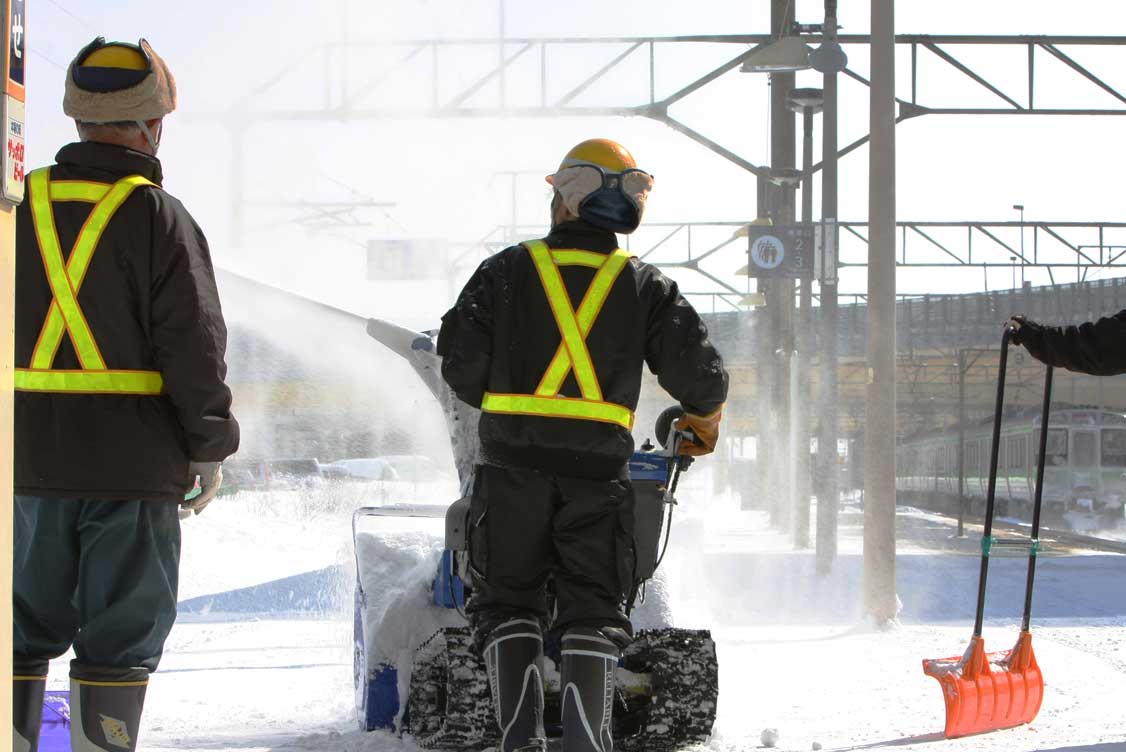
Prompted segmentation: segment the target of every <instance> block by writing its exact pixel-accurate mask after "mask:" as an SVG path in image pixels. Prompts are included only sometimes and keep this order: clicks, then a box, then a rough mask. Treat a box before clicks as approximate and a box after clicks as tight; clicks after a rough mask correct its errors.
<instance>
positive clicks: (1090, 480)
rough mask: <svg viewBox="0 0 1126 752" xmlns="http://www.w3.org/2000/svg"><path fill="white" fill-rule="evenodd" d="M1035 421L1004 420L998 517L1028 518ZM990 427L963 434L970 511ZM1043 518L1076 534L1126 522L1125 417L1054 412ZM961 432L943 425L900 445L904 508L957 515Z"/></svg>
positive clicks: (984, 469) (981, 498)
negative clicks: (959, 434)
mask: <svg viewBox="0 0 1126 752" xmlns="http://www.w3.org/2000/svg"><path fill="white" fill-rule="evenodd" d="M1039 441H1040V416H1039V415H1038V414H1037V415H1013V416H1007V417H1006V418H1005V419H1004V420H1003V421H1002V424H1001V446H1000V450H999V454H998V460H997V493H996V503H997V505H998V506H997V513H998V514H999V515H1001V516H1007V517H1014V518H1018V519H1024V520H1029V519H1031V516H1032V499H1033V496H1034V492H1035V482H1036V459H1037V458H1036V451H1037V449H1038V447H1039ZM991 443H992V424H991V423H989V422H986V423H982V424H978V425H974V426H971V427H968V428H967V429H966V432H965V457H964V469H963V473H964V494H965V497H966V500H967V504H968V509H969V510H970V513H971V514H975V515H981V514H983V513H984V509H985V496H986V492H987V486H988V476H989V459H990V446H991ZM1045 454H1046V457H1047V461H1046V464H1045V467H1044V494H1043V518H1044V521H1045V523H1046V524H1049V525H1055V526H1060V525H1062V526H1064V527H1067V528H1070V529H1074V530H1095V529H1106V528H1115V527H1120V526H1123V525H1124V522H1126V520H1124V513H1126V508H1124V502H1126V414H1123V413H1118V412H1111V411H1109V410H1097V409H1067V410H1053V411H1052V413H1051V417H1050V418H1049V422H1048V445H1047V450H1046V452H1045ZM958 472H959V468H958V431H957V429H956V428H947V429H944V430H942V431H936V432H931V433H926V434H917V435H915V436H911V437H908V438H907V439H905V440H903V441H901V442H900V444H899V447H898V449H897V456H896V489H897V492H898V493H897V495H898V497H899V500H900V502H901V503H905V504H912V505H915V506H919V507H923V508H928V509H936V510H939V511H943V512H953V511H956V510H957V503H958Z"/></svg>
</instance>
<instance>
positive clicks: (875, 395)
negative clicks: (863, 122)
mask: <svg viewBox="0 0 1126 752" xmlns="http://www.w3.org/2000/svg"><path fill="white" fill-rule="evenodd" d="M894 5H895V3H894V0H872V46H871V53H872V65H871V69H872V87H871V100H870V118H871V126H870V128H869V130H870V131H871V133H872V139H871V149H870V155H869V170H868V217H869V222H870V224H871V238H870V242H869V261H868V385H867V399H866V401H865V416H864V610H865V612H866V613H867V614H868V615H869V616H870V617H871V618H872V619H873V620H874V621H875V622H876V623H877V624H886V623H888V622H890V621H891V620H893V619H895V616H896V613H897V610H898V609H897V606H896V601H897V598H896V595H895V438H896V422H895V381H896V379H895V376H896V367H895V365H896V364H895V42H894V28H895V26H894Z"/></svg>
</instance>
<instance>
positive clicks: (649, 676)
mask: <svg viewBox="0 0 1126 752" xmlns="http://www.w3.org/2000/svg"><path fill="white" fill-rule="evenodd" d="M368 333H369V334H370V335H371V336H372V337H374V338H375V339H377V340H379V341H380V342H382V343H383V344H384V345H386V346H387V347H388V348H390V349H391V350H393V351H394V352H396V353H397V354H399V355H401V356H402V357H404V358H406V359H407V360H408V362H410V363H411V365H412V366H414V368H415V370H416V371H417V372H418V374H419V376H420V377H422V379H423V381H425V382H426V383H427V386H429V387H430V389H431V390H432V392H433V393H434V395H435V397H437V398H438V401H439V403H440V404H441V405H442V407H443V410H444V413H445V417H446V420H447V425H448V428H449V433H450V439H451V443H452V446H453V453H454V460H455V464H456V465H457V467H458V471H459V474H460V476H461V479H462V481H463V483H462V495H463V497H467V496H468V489H469V487H470V486H469V484H468V483H467V482H466V481H468V480H469V479H470V477H469V474H470V473H471V472H472V467H473V465H474V463H475V461H476V457H477V451H478V449H479V446H478V443H477V440H476V422H477V420H476V419H477V417H478V415H477V411H474V410H472V408H469V407H468V406H467V405H465V404H464V403H461V402H460V401H458V400H457V399H456V398H454V397H453V396H452V395H451V394H450V393H449V390H448V389H446V388H445V384H444V383H442V382H441V379H440V377H439V376H438V366H439V365H440V360H439V358H438V357H437V355H436V354H434V352H433V343H432V339H431V337H430V336H427V335H425V334H419V333H416V332H410V331H409V330H405V329H402V328H401V327H398V326H396V325H394V324H389V323H388V322H383V321H377V320H372V321H369V322H368ZM675 417H676V416H675V415H674V414H673V412H671V409H670V410H667V411H665V413H663V414H662V416H661V418H659V419H658V421H657V437H658V438H659V439H661V443H662V445H663V446H662V447H661V448H657V447H654V446H652V445H651V444H649V443H648V442H647V443H646V444H645V445H644V446H643V447H642V448H641V450H640V451H638V452H635V453H634V455H633V457H632V458H631V459H630V461H629V471H630V477H631V480H632V482H633V486H634V493H635V499H636V503H635V518H636V519H635V538H634V540H635V547H636V550H637V572H636V575H637V577H636V580H637V587H640V586H641V585H642V582H643V581H644V580H646V579H648V578H649V577H651V576H652V575H653V574H654V572H655V571H656V568H657V566H658V565H659V564H660V560H661V556H662V554H663V551H664V550H665V547H666V546H667V544H668V532H669V524H670V523H671V510H672V508H673V505H675V503H676V501H675V498H674V497H673V494H674V493H675V491H676V484H677V480H678V477H679V474H680V473H681V472H682V471H684V470H685V469H687V467H688V465H689V464H690V459H689V458H682V457H677V455H676V446H675V442H676V441H677V440H678V435H677V433H676V431H675V430H674V429H673V427H672V424H673V421H674V420H675ZM438 509H441V507H427V506H404V505H390V506H384V507H366V508H363V509H360V510H357V511H356V513H355V517H354V527H355V528H356V530H357V532H356V533H355V538H356V551H357V569H358V573H359V575H360V577H359V579H358V582H357V600H356V604H357V605H356V608H357V611H356V690H357V708H358V710H359V712H360V726H361V728H364V729H367V730H372V729H376V728H382V729H387V730H393V731H398V732H409V733H410V734H411V736H412V737H413V740H414V742H415V743H416V744H418V745H419V746H421V747H424V748H433V749H473V748H484V747H487V746H490V745H492V744H495V742H496V741H497V737H498V736H499V735H498V733H497V729H496V721H495V718H494V715H493V709H492V700H491V697H490V694H489V684H488V678H487V674H486V671H485V665H484V661H483V660H482V659H481V657H480V656H479V655H478V653H477V651H476V650H475V649H474V648H473V645H472V637H471V634H470V630H469V628H468V626H467V625H466V624H467V623H466V621H465V619H464V617H463V616H462V615H461V611H462V609H463V607H464V604H465V601H466V599H467V598H468V597H469V596H470V594H471V592H472V587H473V582H472V576H471V572H470V568H469V566H468V555H467V552H466V550H465V549H466V516H467V514H466V513H467V511H468V499H467V498H463V499H461V500H459V501H457V502H454V503H453V504H452V505H450V506H449V507H448V508H447V509H445V510H444V523H443V519H442V518H441V517H439V516H438V514H441V513H440V512H438ZM427 518H429V519H427ZM406 522H409V523H410V524H411V525H412V526H413V529H412V530H410V531H405V530H398V531H396V530H395V527H396V526H397V525H400V524H402V523H406ZM365 526H366V527H367V528H368V529H369V530H370V531H372V534H371V535H365V534H364V531H363V530H362V529H361V528H363V527H365ZM427 528H428V530H427ZM375 529H378V530H379V531H384V532H380V533H375ZM382 535H387V536H391V537H392V538H395V539H396V541H395V545H394V546H388V545H384V544H383V543H382V542H381V541H380V540H378V539H377V538H378V537H379V536H382ZM427 536H429V538H427ZM427 541H429V543H427V545H429V546H430V548H426V546H425V545H423V544H424V543H426V542H427ZM400 543H403V545H399V544H400ZM411 546H413V547H414V550H415V551H419V550H422V549H424V548H425V551H426V555H425V556H423V557H421V558H419V559H418V560H417V561H419V562H421V564H420V566H423V567H425V566H429V567H431V568H430V569H429V570H426V571H425V572H424V577H425V581H424V582H423V583H422V586H421V587H414V586H411V587H412V588H413V590H409V589H408V590H403V591H402V592H401V593H399V594H398V595H396V596H395V602H394V603H386V604H384V605H383V606H382V607H378V606H377V607H373V606H372V600H373V599H379V598H380V597H383V594H382V593H381V592H380V589H381V588H380V585H381V582H380V581H376V582H371V583H365V582H364V581H363V576H364V572H377V571H378V570H380V568H381V567H386V566H389V563H388V560H389V559H393V558H394V557H396V556H401V555H404V554H405V553H407V551H406V549H407V548H409V547H411ZM365 557H366V558H367V561H364V559H365ZM435 569H436V570H437V571H436V572H435ZM388 574H390V572H388ZM649 599H650V603H647V604H646V606H645V608H647V609H648V608H651V606H652V604H653V603H656V602H657V601H659V598H658V597H657V596H655V595H654V594H653V593H652V592H651V593H650V596H649ZM380 608H382V611H380ZM388 613H391V614H394V618H393V619H391V620H389V619H388V618H387V617H386V616H381V615H380V614H388ZM659 623H660V624H661V625H662V626H661V628H653V629H643V630H640V631H639V632H638V634H637V635H636V637H635V639H634V641H633V643H632V644H631V645H630V646H629V647H627V648H626V649H625V650H624V651H623V656H622V659H621V661H620V663H619V667H618V671H617V675H616V677H615V701H614V702H615V711H614V729H613V734H614V739H615V746H616V747H617V748H618V749H620V750H622V751H623V752H630V751H632V750H639V751H640V750H646V751H647V752H648V751H653V752H660V751H662V750H674V749H678V748H680V747H683V746H686V745H689V744H693V743H698V742H703V741H706V740H707V739H708V737H709V736H710V734H711V729H712V724H713V722H714V721H715V713H716V700H717V697H718V693H719V683H718V677H719V669H718V664H717V660H716V651H715V643H714V642H713V640H712V638H711V634H710V633H709V632H708V631H707V630H692V629H680V628H673V627H671V626H667V622H659ZM387 624H390V628H385V625H387ZM408 629H409V639H405V637H406V636H408ZM424 629H425V630H428V631H424ZM545 647H546V650H545V652H546V653H547V658H548V661H549V663H550V662H553V660H554V659H553V658H552V655H553V647H554V648H555V649H556V652H555V658H556V659H557V658H558V653H557V649H558V645H555V646H553V645H552V642H551V640H549V641H548V643H547V645H546V646H545ZM553 674H554V679H553ZM545 678H546V679H547V686H546V687H545V699H546V708H545V721H546V724H545V725H546V730H547V732H548V735H549V736H555V735H558V734H559V733H561V728H560V723H559V720H558V719H559V709H560V692H559V687H558V674H557V672H552V670H551V669H550V667H549V668H548V671H547V672H546V674H545ZM553 681H554V684H553V683H552V682H553ZM553 721H554V722H553Z"/></svg>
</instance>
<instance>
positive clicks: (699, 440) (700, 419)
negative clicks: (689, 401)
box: [676, 405, 723, 457]
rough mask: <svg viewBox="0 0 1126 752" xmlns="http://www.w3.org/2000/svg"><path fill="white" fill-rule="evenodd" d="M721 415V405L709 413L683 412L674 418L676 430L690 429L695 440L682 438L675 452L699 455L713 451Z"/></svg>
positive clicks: (691, 455) (717, 438)
mask: <svg viewBox="0 0 1126 752" xmlns="http://www.w3.org/2000/svg"><path fill="white" fill-rule="evenodd" d="M722 416H723V405H720V406H719V407H717V408H716V409H715V412H713V413H711V414H710V415H703V416H701V415H693V414H692V413H685V414H684V415H682V416H680V417H679V418H677V420H676V430H678V431H691V432H692V433H693V435H695V437H696V440H695V441H689V440H687V439H682V440H681V442H680V447H679V448H678V449H677V454H683V455H686V456H688V457H699V456H701V455H704V454H711V453H712V452H714V451H715V445H716V442H717V441H719V419H720V418H721V417H722Z"/></svg>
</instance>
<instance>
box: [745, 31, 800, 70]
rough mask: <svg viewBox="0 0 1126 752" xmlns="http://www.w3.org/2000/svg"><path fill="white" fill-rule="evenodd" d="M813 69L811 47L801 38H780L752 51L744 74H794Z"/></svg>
mask: <svg viewBox="0 0 1126 752" xmlns="http://www.w3.org/2000/svg"><path fill="white" fill-rule="evenodd" d="M809 67H811V63H810V62H809V47H807V46H806V44H805V42H803V41H802V40H801V38H800V37H778V38H777V39H774V40H771V41H770V42H767V43H765V44H760V45H759V46H758V47H755V48H754V49H752V50H751V52H750V54H748V55H747V59H746V60H744V61H743V65H742V67H741V68H739V70H740V71H741V72H743V73H793V72H794V71H800V70H805V69H807V68H809Z"/></svg>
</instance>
